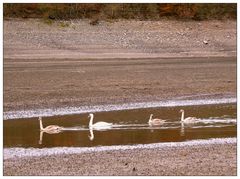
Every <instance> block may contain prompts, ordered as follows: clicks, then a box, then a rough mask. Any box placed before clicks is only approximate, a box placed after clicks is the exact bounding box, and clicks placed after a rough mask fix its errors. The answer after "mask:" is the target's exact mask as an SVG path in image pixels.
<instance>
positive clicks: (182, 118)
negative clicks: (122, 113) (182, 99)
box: [181, 111, 184, 121]
mask: <svg viewBox="0 0 240 179" xmlns="http://www.w3.org/2000/svg"><path fill="white" fill-rule="evenodd" d="M183 120H184V111H182V116H181V121H183Z"/></svg>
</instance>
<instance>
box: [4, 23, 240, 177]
mask: <svg viewBox="0 0 240 179" xmlns="http://www.w3.org/2000/svg"><path fill="white" fill-rule="evenodd" d="M3 33H4V34H3V35H4V41H3V45H4V49H3V51H4V62H3V63H4V69H3V80H4V82H3V83H4V85H3V93H4V99H3V100H4V104H3V107H4V112H10V111H17V110H22V111H24V110H31V109H32V110H34V109H49V108H50V109H54V108H61V107H79V106H92V105H103V104H104V105H105V104H123V103H132V102H151V101H162V100H165V99H176V98H179V97H180V98H181V97H184V96H185V97H186V96H192V98H194V96H197V95H199V96H201V95H208V98H211V96H220V97H221V96H225V95H230V96H231V97H236V84H237V80H236V73H237V72H236V70H237V69H236V67H237V63H236V62H237V59H236V47H237V46H236V34H237V29H236V21H233V20H231V21H201V22H196V21H174V20H163V21H118V22H115V23H110V22H100V24H99V25H97V26H91V25H89V20H80V21H62V22H54V23H53V24H52V25H47V24H46V23H43V21H41V20H38V19H29V20H25V19H15V20H13V19H9V20H4V32H3ZM236 149H237V147H236V144H216V145H204V146H190V147H189V146H188V147H180V148H174V147H172V148H171V147H170V148H166V149H157V148H156V149H134V150H125V151H121V150H119V151H105V152H96V153H95V152H92V153H87V154H84V155H83V154H69V155H66V154H64V155H61V156H59V155H53V156H42V157H28V158H21V159H5V160H4V166H3V169H4V171H3V173H4V175H174V176H175V175H236V174H237V173H236V172H237V167H236V165H237V157H236Z"/></svg>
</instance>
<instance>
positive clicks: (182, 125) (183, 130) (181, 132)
mask: <svg viewBox="0 0 240 179" xmlns="http://www.w3.org/2000/svg"><path fill="white" fill-rule="evenodd" d="M180 136H185V129H184V123H181V129H180Z"/></svg>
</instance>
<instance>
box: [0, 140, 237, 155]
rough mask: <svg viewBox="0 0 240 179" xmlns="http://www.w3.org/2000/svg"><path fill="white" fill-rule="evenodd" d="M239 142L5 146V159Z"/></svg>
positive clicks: (197, 141)
mask: <svg viewBox="0 0 240 179" xmlns="http://www.w3.org/2000/svg"><path fill="white" fill-rule="evenodd" d="M234 143H237V138H212V139H200V140H192V141H185V142H165V143H153V144H138V145H116V146H101V147H54V148H43V149H39V148H4V149H3V154H4V159H18V158H22V157H40V156H51V155H62V154H80V153H90V152H101V151H116V150H134V149H153V148H166V147H178V148H179V147H183V146H199V145H207V144H234Z"/></svg>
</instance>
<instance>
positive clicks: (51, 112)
mask: <svg viewBox="0 0 240 179" xmlns="http://www.w3.org/2000/svg"><path fill="white" fill-rule="evenodd" d="M236 102H237V99H236V98H221V99H198V100H168V101H160V102H146V103H126V104H116V105H113V104H112V105H111V104H110V105H97V106H81V107H64V108H56V109H36V110H24V111H23V110H21V111H7V112H4V113H3V118H4V119H5V120H6V119H17V118H33V117H38V116H60V115H69V114H82V113H90V112H103V111H119V110H129V109H140V108H154V107H173V106H191V105H209V104H226V103H236Z"/></svg>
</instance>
